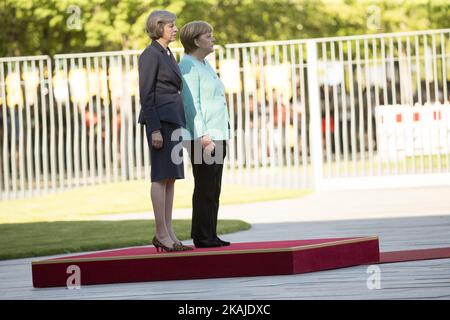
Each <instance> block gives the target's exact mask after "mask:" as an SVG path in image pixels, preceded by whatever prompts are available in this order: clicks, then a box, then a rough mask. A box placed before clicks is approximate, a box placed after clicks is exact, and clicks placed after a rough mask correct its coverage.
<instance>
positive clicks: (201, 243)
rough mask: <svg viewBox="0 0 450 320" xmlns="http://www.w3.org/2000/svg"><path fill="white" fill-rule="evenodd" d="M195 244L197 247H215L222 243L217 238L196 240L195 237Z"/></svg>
mask: <svg viewBox="0 0 450 320" xmlns="http://www.w3.org/2000/svg"><path fill="white" fill-rule="evenodd" d="M194 245H195V247H196V248H214V247H221V246H222V244H221V243H220V242H219V241H217V240H195V239H194Z"/></svg>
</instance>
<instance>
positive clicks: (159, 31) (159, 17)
mask: <svg viewBox="0 0 450 320" xmlns="http://www.w3.org/2000/svg"><path fill="white" fill-rule="evenodd" d="M176 19H177V16H176V15H175V14H174V13H172V12H169V11H165V10H156V11H153V12H152V13H150V15H149V16H148V18H147V23H146V25H145V31H146V32H147V34H148V36H149V37H150V39H152V40H157V39H159V38H161V37H162V36H163V34H164V26H165V25H166V24H168V23H172V22H175V20H176Z"/></svg>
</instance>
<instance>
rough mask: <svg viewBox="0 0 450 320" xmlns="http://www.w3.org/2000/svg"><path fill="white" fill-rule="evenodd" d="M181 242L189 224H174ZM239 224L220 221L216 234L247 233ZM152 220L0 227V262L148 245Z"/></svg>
mask: <svg viewBox="0 0 450 320" xmlns="http://www.w3.org/2000/svg"><path fill="white" fill-rule="evenodd" d="M173 226H174V231H175V233H176V234H177V236H178V238H179V239H180V240H186V239H189V238H190V230H191V221H190V220H174V221H173ZM249 228H250V225H249V224H248V223H246V222H244V221H240V220H220V221H219V222H218V226H217V231H218V233H219V234H224V233H232V232H237V231H242V230H247V229H249ZM154 230H155V224H154V221H153V220H122V221H58V222H35V223H14V224H0V260H7V259H19V258H28V257H38V256H46V255H55V254H65V253H76V252H85V251H95V250H104V249H114V248H123V247H130V246H145V245H151V239H152V237H153V235H154Z"/></svg>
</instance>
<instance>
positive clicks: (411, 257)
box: [379, 248, 450, 263]
mask: <svg viewBox="0 0 450 320" xmlns="http://www.w3.org/2000/svg"><path fill="white" fill-rule="evenodd" d="M445 258H450V248H433V249H419V250H406V251H392V252H381V253H380V262H379V263H395V262H404V261H416V260H432V259H445Z"/></svg>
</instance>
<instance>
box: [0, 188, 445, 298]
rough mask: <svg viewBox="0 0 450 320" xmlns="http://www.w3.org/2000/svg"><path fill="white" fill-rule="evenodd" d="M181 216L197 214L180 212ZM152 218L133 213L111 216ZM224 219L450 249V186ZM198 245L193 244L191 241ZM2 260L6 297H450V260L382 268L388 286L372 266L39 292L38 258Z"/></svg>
mask: <svg viewBox="0 0 450 320" xmlns="http://www.w3.org/2000/svg"><path fill="white" fill-rule="evenodd" d="M174 216H175V218H189V216H190V212H189V210H177V211H175V212H174ZM145 217H151V213H148V214H144V215H143V214H135V213H132V214H128V215H116V216H114V217H113V216H109V217H105V218H108V219H130V218H137V219H141V218H145ZM220 218H222V219H236V218H237V219H242V220H245V221H248V222H250V223H252V228H251V229H250V230H248V231H243V232H238V233H234V234H229V235H226V236H224V237H223V238H224V239H226V240H230V241H233V242H244V241H264V240H283V239H307V238H323V237H347V236H370V235H378V236H379V238H380V245H381V251H391V250H406V249H419V248H431V247H445V246H450V187H439V188H418V189H392V190H376V191H340V192H321V193H315V194H312V195H310V196H308V197H305V198H303V199H291V200H282V201H273V202H265V203H255V204H245V205H232V206H224V207H222V208H221V212H220ZM187 243H190V242H187ZM38 259H42V258H34V259H21V260H9V261H2V262H0V299H188V300H191V299H450V259H441V260H427V261H416V262H405V263H395V264H383V265H378V267H379V270H380V272H381V273H380V275H381V289H379V290H377V289H375V290H370V289H368V287H367V280H368V278H369V276H370V274H369V273H368V266H356V267H351V268H343V269H338V270H329V271H322V272H314V273H309V274H299V275H289V276H268V277H242V278H224V279H206V280H185V281H161V282H146V283H131V284H119V285H97V286H84V287H82V288H81V289H80V290H68V289H65V288H51V289H34V288H33V287H32V286H31V261H32V260H38Z"/></svg>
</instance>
